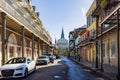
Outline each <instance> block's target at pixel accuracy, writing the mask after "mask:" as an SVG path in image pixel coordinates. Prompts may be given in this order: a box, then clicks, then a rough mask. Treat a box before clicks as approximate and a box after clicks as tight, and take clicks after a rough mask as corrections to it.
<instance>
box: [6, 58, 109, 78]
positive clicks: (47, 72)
mask: <svg viewBox="0 0 120 80" xmlns="http://www.w3.org/2000/svg"><path fill="white" fill-rule="evenodd" d="M8 80H108V79H107V78H105V77H104V76H102V75H99V74H96V73H94V72H92V71H91V70H89V69H86V68H84V67H83V66H80V65H79V64H77V63H75V62H73V61H72V60H70V59H68V58H66V57H63V58H61V59H58V60H55V63H53V64H52V63H49V64H48V65H38V66H37V70H36V72H34V73H31V74H30V75H29V76H28V77H26V78H20V79H8Z"/></svg>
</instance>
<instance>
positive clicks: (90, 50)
mask: <svg viewBox="0 0 120 80" xmlns="http://www.w3.org/2000/svg"><path fill="white" fill-rule="evenodd" d="M95 8H96V3H95V1H94V2H93V3H92V5H91V7H90V8H89V10H88V11H87V13H86V18H87V35H88V39H87V44H86V48H87V60H88V61H90V62H95V56H96V46H95V31H96V20H95V18H93V17H92V13H93V12H94V10H95Z"/></svg>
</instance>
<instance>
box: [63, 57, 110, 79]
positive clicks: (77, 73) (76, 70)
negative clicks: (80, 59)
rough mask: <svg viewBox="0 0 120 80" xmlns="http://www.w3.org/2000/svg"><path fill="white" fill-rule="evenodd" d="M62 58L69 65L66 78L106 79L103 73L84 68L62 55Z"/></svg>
mask: <svg viewBox="0 0 120 80" xmlns="http://www.w3.org/2000/svg"><path fill="white" fill-rule="evenodd" d="M62 60H64V61H65V62H66V64H67V65H68V67H69V70H68V80H108V78H106V77H104V76H103V75H100V74H97V73H95V72H93V71H91V70H90V69H86V68H85V67H83V66H80V65H79V64H77V63H75V62H73V61H72V60H70V59H68V58H66V57H63V58H62Z"/></svg>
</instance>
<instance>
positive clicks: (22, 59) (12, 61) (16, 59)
mask: <svg viewBox="0 0 120 80" xmlns="http://www.w3.org/2000/svg"><path fill="white" fill-rule="evenodd" d="M17 63H25V58H13V59H10V60H9V61H8V62H7V63H6V64H17Z"/></svg>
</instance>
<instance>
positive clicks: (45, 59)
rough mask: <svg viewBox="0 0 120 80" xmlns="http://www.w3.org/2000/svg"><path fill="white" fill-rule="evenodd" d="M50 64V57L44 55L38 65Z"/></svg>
mask: <svg viewBox="0 0 120 80" xmlns="http://www.w3.org/2000/svg"><path fill="white" fill-rule="evenodd" d="M48 63H49V57H48V56H46V55H42V56H39V57H38V58H37V62H36V64H48Z"/></svg>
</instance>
